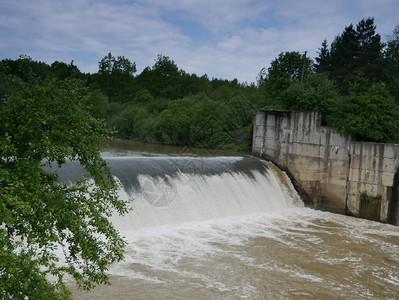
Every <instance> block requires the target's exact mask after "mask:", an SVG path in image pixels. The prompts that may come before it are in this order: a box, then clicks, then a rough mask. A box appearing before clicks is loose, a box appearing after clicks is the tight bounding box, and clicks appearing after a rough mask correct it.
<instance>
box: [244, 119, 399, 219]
mask: <svg viewBox="0 0 399 300" xmlns="http://www.w3.org/2000/svg"><path fill="white" fill-rule="evenodd" d="M252 151H253V154H254V155H257V156H260V157H263V158H265V159H268V160H271V161H273V162H274V163H276V164H277V165H278V166H279V167H280V168H282V169H283V170H285V171H287V172H288V174H289V175H290V176H291V177H292V179H293V180H294V184H295V185H296V187H297V189H298V191H299V192H300V194H301V195H302V197H303V198H304V200H305V202H306V203H307V204H309V205H311V206H312V207H315V208H317V209H322V210H327V211H331V212H336V213H341V214H351V215H354V216H359V217H364V218H369V219H374V220H378V221H381V222H389V221H391V222H392V219H395V214H397V215H396V218H397V219H398V220H399V214H398V213H397V212H395V211H396V209H395V206H394V205H395V201H394V200H393V199H396V198H398V195H397V193H398V192H397V191H398V187H396V186H395V184H394V179H395V172H396V171H397V170H398V168H399V145H396V144H378V143H367V142H357V141H352V139H351V137H350V136H345V135H343V134H341V133H340V132H338V131H336V130H334V129H332V128H330V127H325V126H321V114H320V113H319V112H308V111H306V112H302V111H259V112H257V114H256V117H255V123H254V135H253V146H252ZM397 177H398V176H397ZM396 182H399V180H396ZM398 206H399V205H398Z"/></svg>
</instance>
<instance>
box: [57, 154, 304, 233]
mask: <svg viewBox="0 0 399 300" xmlns="http://www.w3.org/2000/svg"><path fill="white" fill-rule="evenodd" d="M105 159H106V160H107V162H108V165H109V166H110V167H111V171H112V174H113V175H114V176H115V177H116V178H117V180H118V181H119V182H120V183H121V185H122V187H123V189H121V190H120V191H119V196H120V197H121V198H123V199H129V200H130V203H131V212H130V213H129V214H128V215H127V216H124V217H123V218H119V217H115V218H114V220H113V221H114V223H115V225H116V226H117V227H118V229H120V230H122V231H123V230H133V229H139V228H143V227H153V226H161V225H173V224H179V223H185V222H193V221H201V220H208V219H215V218H224V217H231V216H237V215H245V214H251V213H260V212H270V211H276V210H282V209H285V208H289V207H294V206H303V203H302V201H301V200H300V198H299V196H298V195H297V194H296V192H295V190H294V189H292V187H290V185H289V183H288V182H289V181H288V180H287V178H286V177H285V175H284V174H283V173H282V172H281V171H280V170H278V169H277V168H276V167H274V166H273V165H271V164H270V163H266V162H263V161H260V160H258V159H255V158H251V157H245V158H244V157H167V156H165V157H140V156H138V157H137V156H136V157H134V156H133V157H131V156H128V157H105ZM82 174H83V170H82V169H81V167H80V166H79V165H78V164H77V163H75V162H71V163H69V164H68V165H67V166H66V167H65V168H63V169H62V170H61V171H59V175H60V178H61V180H64V181H66V180H72V179H74V178H76V177H78V176H79V175H82Z"/></svg>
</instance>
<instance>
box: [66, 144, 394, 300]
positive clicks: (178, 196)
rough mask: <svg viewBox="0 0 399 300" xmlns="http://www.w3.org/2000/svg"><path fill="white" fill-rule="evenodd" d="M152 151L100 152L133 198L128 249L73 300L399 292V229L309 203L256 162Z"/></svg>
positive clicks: (118, 148)
mask: <svg viewBox="0 0 399 300" xmlns="http://www.w3.org/2000/svg"><path fill="white" fill-rule="evenodd" d="M154 147H156V148H155V149H154V148H153V147H152V146H151V145H143V144H136V143H129V142H123V141H120V142H118V143H117V144H116V145H115V144H114V145H113V147H112V148H108V149H106V150H105V151H104V154H103V155H104V157H105V158H106V159H107V160H108V161H109V162H110V165H111V167H112V168H113V171H115V173H116V174H119V175H118V176H119V177H118V178H119V179H120V180H121V182H122V184H123V186H124V189H123V190H121V191H120V197H128V198H129V199H132V208H133V210H132V211H131V212H130V213H129V214H128V215H127V216H125V217H123V218H120V217H114V218H113V222H114V224H115V226H116V227H117V228H119V230H120V231H121V233H122V235H123V236H124V237H125V238H126V240H127V241H128V246H127V249H126V257H125V261H124V262H122V263H119V264H116V265H113V266H112V267H111V268H110V271H109V274H110V279H111V283H112V285H111V286H99V287H97V288H96V289H94V290H92V291H91V292H89V293H87V292H83V291H78V290H76V289H75V288H74V287H73V286H72V285H70V286H71V289H72V291H73V296H74V298H75V299H371V298H372V299H398V297H399V227H395V226H392V225H388V224H382V223H377V222H373V221H368V220H362V219H357V218H353V217H348V216H342V215H337V214H332V213H328V212H322V211H316V210H313V209H310V208H305V207H304V206H303V203H302V201H301V200H300V199H299V198H298V196H297V195H296V194H295V192H294V191H293V190H292V189H291V187H290V184H289V182H287V181H286V178H285V176H284V174H282V173H279V172H278V171H276V170H275V168H274V167H273V166H272V165H270V164H265V163H264V162H261V161H259V160H257V159H254V158H250V157H243V156H242V155H239V154H237V153H233V152H222V151H218V152H217V153H213V152H210V151H207V150H201V151H197V150H196V149H182V148H173V147H172V148H171V147H169V148H161V147H160V146H154ZM193 156H194V157H193ZM121 174H123V175H121Z"/></svg>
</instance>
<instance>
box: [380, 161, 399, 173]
mask: <svg viewBox="0 0 399 300" xmlns="http://www.w3.org/2000/svg"><path fill="white" fill-rule="evenodd" d="M398 167H399V166H398V161H397V160H396V159H394V158H384V159H383V161H382V171H384V172H388V173H395V172H396V170H397V169H398Z"/></svg>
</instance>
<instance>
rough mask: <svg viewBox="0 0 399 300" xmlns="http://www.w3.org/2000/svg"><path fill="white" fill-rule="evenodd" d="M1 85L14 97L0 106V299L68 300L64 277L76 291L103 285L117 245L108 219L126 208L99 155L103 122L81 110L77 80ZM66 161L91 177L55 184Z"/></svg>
mask: <svg viewBox="0 0 399 300" xmlns="http://www.w3.org/2000/svg"><path fill="white" fill-rule="evenodd" d="M2 81H3V82H5V83H6V84H7V85H9V86H12V87H13V90H14V92H13V93H12V94H10V95H9V96H7V97H6V98H3V99H2V100H1V106H0V120H1V122H0V298H2V299H14V298H15V299H26V298H28V299H43V298H44V297H46V298H49V299H59V298H60V299H61V298H65V297H68V295H69V292H68V290H67V289H66V287H65V286H64V283H63V277H64V275H65V274H69V275H71V276H72V277H73V278H74V279H75V280H76V282H77V284H78V286H79V287H81V288H84V289H89V288H91V287H93V285H94V284H98V283H106V282H107V276H106V273H105V272H106V271H107V268H108V266H109V265H110V264H111V263H113V262H115V261H119V260H121V259H122V258H123V247H124V245H125V242H124V241H123V240H122V239H121V237H120V236H119V234H118V232H117V231H116V230H115V229H114V227H113V226H112V224H111V223H110V221H109V219H108V217H109V216H110V214H111V213H112V212H114V211H115V213H124V212H125V211H126V203H125V202H124V201H121V200H119V199H118V197H117V194H116V189H117V183H116V182H115V181H114V180H113V178H112V175H111V173H110V170H109V169H108V167H107V165H106V163H105V162H104V160H103V159H102V158H101V156H100V153H99V147H100V145H101V144H103V143H104V142H105V141H106V139H107V137H108V131H107V130H106V129H105V128H104V123H103V122H102V121H99V120H96V119H94V118H93V117H91V116H90V114H89V113H88V112H87V111H86V110H85V108H84V106H83V105H82V101H81V100H82V96H83V95H84V93H85V90H84V88H83V87H82V85H81V83H80V82H79V81H76V80H73V79H67V80H63V81H57V80H56V79H54V78H51V79H45V80H41V79H38V78H29V80H28V81H27V82H22V81H21V80H19V79H18V78H15V77H7V78H3V80H2ZM67 160H73V161H78V162H79V163H80V164H81V165H82V166H83V167H84V169H85V170H86V172H87V174H88V175H89V176H90V178H91V179H90V180H89V179H87V178H86V177H82V178H78V179H77V180H76V181H74V182H71V183H69V184H67V183H63V182H60V181H59V178H58V175H57V172H56V171H57V169H58V168H57V166H58V167H60V166H62V165H63V164H64V163H66V161H67ZM56 253H63V259H62V260H61V261H59V256H58V255H56Z"/></svg>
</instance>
